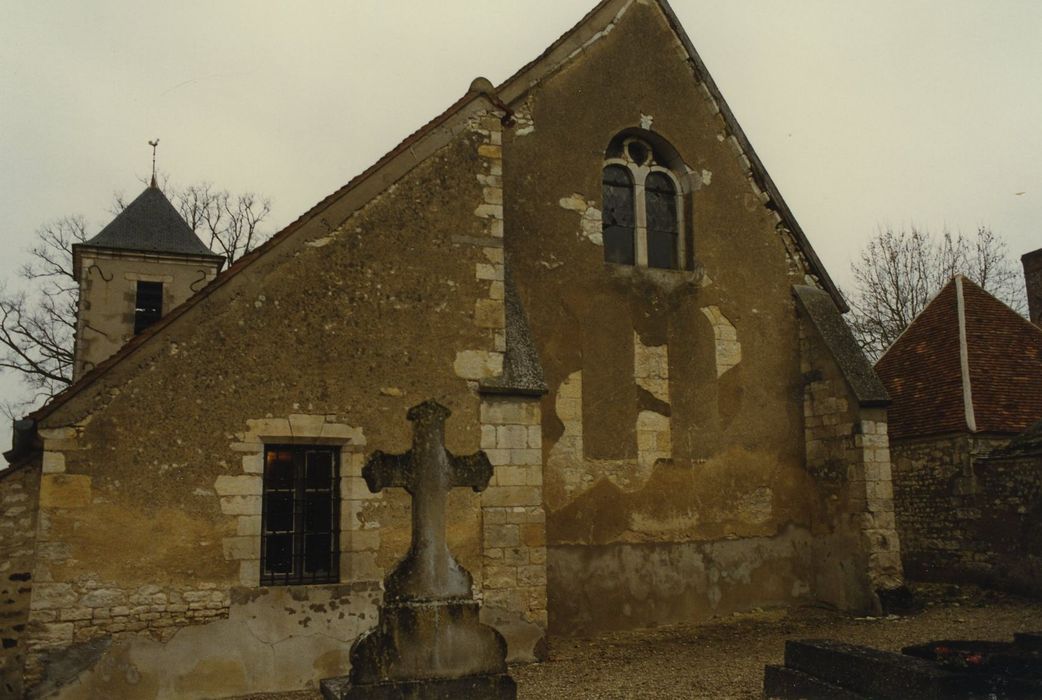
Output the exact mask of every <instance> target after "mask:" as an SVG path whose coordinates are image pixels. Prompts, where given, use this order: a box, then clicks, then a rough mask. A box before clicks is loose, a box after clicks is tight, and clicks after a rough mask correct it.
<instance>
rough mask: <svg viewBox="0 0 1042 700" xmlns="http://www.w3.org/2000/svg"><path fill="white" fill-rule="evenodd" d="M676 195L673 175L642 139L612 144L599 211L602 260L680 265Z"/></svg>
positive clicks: (679, 208) (681, 247)
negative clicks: (602, 243) (600, 210)
mask: <svg viewBox="0 0 1042 700" xmlns="http://www.w3.org/2000/svg"><path fill="white" fill-rule="evenodd" d="M682 201H683V200H682V193H681V191H680V186H679V182H678V181H677V179H676V176H675V175H674V174H673V172H672V171H671V170H670V169H669V168H666V167H664V166H663V165H662V164H661V163H660V162H659V160H658V159H657V158H656V152H655V149H654V148H653V147H652V146H651V145H650V144H649V143H647V142H646V141H644V140H643V139H640V138H638V137H635V136H629V137H625V138H622V139H618V138H617V139H616V140H615V141H613V142H612V145H611V146H610V147H609V148H608V153H607V158H606V160H605V166H604V176H603V209H602V212H601V217H602V218H601V221H602V224H601V226H602V233H603V241H604V259H605V261H607V262H611V263H618V264H621V265H639V266H641V267H656V268H663V269H679V268H680V267H682V266H683V261H684V256H685V250H684V237H683V235H682V230H683V216H682V212H683V209H682V206H681V204H682Z"/></svg>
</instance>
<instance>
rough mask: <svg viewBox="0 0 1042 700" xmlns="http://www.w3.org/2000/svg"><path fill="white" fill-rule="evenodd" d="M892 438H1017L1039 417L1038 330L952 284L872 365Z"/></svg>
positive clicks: (1041, 334) (970, 287)
mask: <svg viewBox="0 0 1042 700" xmlns="http://www.w3.org/2000/svg"><path fill="white" fill-rule="evenodd" d="M876 372H877V373H878V374H879V376H880V378H881V379H882V380H883V384H884V385H885V386H886V388H887V391H888V392H889V394H890V397H891V399H892V403H891V406H890V412H889V415H890V436H891V438H894V439H900V438H905V437H918V436H925V435H936V434H940V433H950V432H983V433H1006V434H1010V433H1019V432H1021V431H1023V430H1025V429H1026V428H1027V427H1028V426H1030V425H1031V424H1032V423H1034V422H1035V421H1037V420H1038V419H1039V418H1042V330H1040V329H1039V328H1036V327H1035V326H1033V325H1032V324H1031V323H1029V322H1028V321H1027V320H1026V319H1025V318H1023V317H1022V316H1020V315H1019V314H1017V313H1016V312H1015V311H1013V310H1012V309H1010V308H1009V307H1008V306H1006V305H1005V304H1003V303H1002V302H1001V301H999V300H998V299H996V298H995V297H993V296H992V295H991V294H988V293H987V292H986V291H984V290H983V289H981V288H980V287H979V286H978V285H976V284H975V283H973V282H971V281H970V280H968V279H966V278H965V277H962V276H958V277H955V278H954V279H952V281H950V282H949V283H948V284H947V285H945V286H944V288H943V289H942V290H941V291H940V292H939V293H938V294H937V296H936V297H934V299H933V300H932V301H931V302H930V303H929V304H928V305H927V306H926V308H925V309H923V311H922V312H921V313H920V314H919V315H918V316H917V317H916V318H915V320H914V321H912V323H911V324H910V325H909V326H908V328H907V329H905V332H904V333H903V334H902V335H901V337H899V338H898V339H897V341H896V342H895V343H894V344H893V345H892V346H891V347H890V349H889V350H887V352H886V354H884V355H883V357H882V358H880V360H879V362H877V363H876Z"/></svg>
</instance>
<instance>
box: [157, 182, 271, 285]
mask: <svg viewBox="0 0 1042 700" xmlns="http://www.w3.org/2000/svg"><path fill="white" fill-rule="evenodd" d="M172 194H173V197H172V198H173V200H174V201H175V202H176V204H177V209H178V211H180V212H181V216H182V217H184V220H185V221H187V222H188V225H189V226H191V227H192V230H193V231H195V232H196V233H197V234H199V235H200V236H201V237H202V238H203V240H204V242H206V244H207V246H208V247H209V248H210V250H212V251H214V252H215V253H219V254H221V255H224V257H225V259H226V260H227V262H228V264H229V265H231V264H232V263H233V262H235V261H236V260H237V259H238V258H240V257H242V256H243V255H245V254H246V253H248V252H249V251H251V250H253V249H254V248H255V247H256V246H257V245H258V244H259V243H260V242H261V239H260V233H259V232H258V230H257V228H258V227H259V226H260V224H261V223H262V222H263V221H264V220H265V219H266V218H267V217H268V214H270V213H271V200H269V199H268V198H267V197H261V196H258V195H256V194H254V193H253V192H244V193H242V194H232V193H230V192H228V190H218V189H216V188H214V186H213V185H212V184H211V183H209V182H204V183H201V184H198V185H189V186H187V187H185V188H183V189H180V190H177V189H175V190H173V192H172Z"/></svg>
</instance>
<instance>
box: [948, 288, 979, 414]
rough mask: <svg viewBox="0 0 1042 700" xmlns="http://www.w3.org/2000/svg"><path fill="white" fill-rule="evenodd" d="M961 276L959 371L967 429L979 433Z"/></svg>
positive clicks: (957, 304)
mask: <svg viewBox="0 0 1042 700" xmlns="http://www.w3.org/2000/svg"><path fill="white" fill-rule="evenodd" d="M963 279H964V277H963V276H962V275H961V274H957V275H955V277H954V278H953V280H954V282H955V308H956V311H957V318H958V319H959V369H960V370H961V372H962V404H963V413H964V415H965V418H966V427H967V428H968V429H969V431H970V432H971V433H975V432H977V417H976V414H975V413H974V410H973V385H972V382H971V381H970V354H969V350H968V349H967V346H966V300H965V299H964V298H963V295H962V281H963Z"/></svg>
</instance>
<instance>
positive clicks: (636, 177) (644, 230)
mask: <svg viewBox="0 0 1042 700" xmlns="http://www.w3.org/2000/svg"><path fill="white" fill-rule="evenodd" d="M616 140H619V137H616V138H615V139H612V141H613V142H615V141H616ZM631 143H639V144H641V145H642V146H643V147H644V148H645V149H647V152H648V158H647V161H646V162H645V163H642V164H638V163H636V162H635V161H634V160H632V159H631V158H630V157H629V144H631ZM621 150H622V156H621V157H618V156H611V157H606V158H605V159H604V163H603V165H602V166H601V173H602V180H603V173H604V170H605V169H606V168H608V167H609V166H612V165H617V166H621V167H623V168H626V170H627V171H628V172H629V174H630V178H631V179H632V180H633V248H634V256H633V257H634V267H643V268H649V265H648V217H647V199H646V196H645V192H644V188H645V183H646V182H647V179H648V176H649V175H651V173H662V174H663V175H665V176H666V177H667V178H669V180H670V181H671V182H672V184H673V189H674V191H675V192H676V216H677V249H676V251H675V252H676V261H677V264H676V267H672V268H668V267H661V268H660V267H656V268H649V269H656V270H686V269H688V257H689V251H688V246H689V242H688V239H689V236H688V223H687V216H686V211H685V206H684V201H685V198H686V197H687V196H688V194H689V193H690V189H691V188H690V187H689V186H688V183H689V180H690V178H687V177H678V176H677V173H676V172H674V171H673V169H672V168H670V167H666V166H664V165H661V164H660V163H659V162H657V156H658V155H659V152H660V151H661V149H660V148H656V147H655V144H653V143H651V142H650V141H648V139H646V138H643V137H641V136H637V135H629V136H622V138H621ZM684 169H685V171H686V170H687V167H686V166H684ZM601 196H602V198H603V196H604V194H603V187H602V192H601ZM601 204H602V210H603V199H602V202H601Z"/></svg>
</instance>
